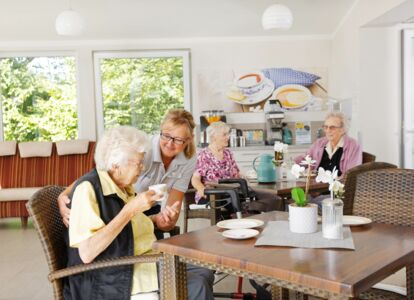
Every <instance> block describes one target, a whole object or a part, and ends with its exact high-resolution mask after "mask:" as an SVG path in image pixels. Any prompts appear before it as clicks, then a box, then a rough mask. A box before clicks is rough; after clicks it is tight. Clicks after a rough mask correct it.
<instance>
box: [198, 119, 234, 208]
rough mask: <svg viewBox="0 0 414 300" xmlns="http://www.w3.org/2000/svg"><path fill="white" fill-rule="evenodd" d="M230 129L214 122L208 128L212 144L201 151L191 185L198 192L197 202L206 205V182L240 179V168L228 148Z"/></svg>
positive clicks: (224, 124)
mask: <svg viewBox="0 0 414 300" xmlns="http://www.w3.org/2000/svg"><path fill="white" fill-rule="evenodd" d="M229 131H230V127H229V126H228V125H227V124H226V123H224V122H221V121H220V122H214V123H212V124H211V125H210V126H209V127H208V128H207V135H208V137H209V139H210V144H209V145H208V147H207V148H205V149H203V150H201V151H200V152H199V153H198V156H197V162H196V167H195V171H194V174H193V177H192V178H191V184H192V185H193V187H194V188H195V189H196V190H197V193H196V199H195V200H196V202H197V203H200V204H202V203H205V202H206V201H205V200H204V199H203V198H205V195H204V189H205V188H206V187H205V183H206V182H217V181H218V180H219V179H227V178H238V177H239V172H240V171H239V168H238V166H237V164H236V161H235V160H234V157H233V154H232V152H231V151H230V149H228V148H227V145H228V143H229Z"/></svg>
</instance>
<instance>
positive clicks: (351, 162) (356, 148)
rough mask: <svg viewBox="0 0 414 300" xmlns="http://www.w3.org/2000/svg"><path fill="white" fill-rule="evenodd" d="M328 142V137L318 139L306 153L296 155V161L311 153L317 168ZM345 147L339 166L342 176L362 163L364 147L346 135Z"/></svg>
mask: <svg viewBox="0 0 414 300" xmlns="http://www.w3.org/2000/svg"><path fill="white" fill-rule="evenodd" d="M326 144H328V139H327V138H326V137H322V138H320V139H317V140H316V141H315V142H314V143H313V144H312V146H311V147H310V148H309V149H308V151H306V153H305V155H299V156H297V157H295V162H296V163H297V164H298V163H300V162H301V161H302V160H304V159H305V156H306V155H309V156H310V157H312V159H314V160H316V164H315V168H317V167H318V166H319V164H320V163H321V160H322V155H323V152H324V151H325V147H326ZM343 149H344V152H343V154H342V157H341V161H340V162H339V168H340V169H341V172H342V176H343V174H345V172H346V171H347V170H349V169H351V168H353V167H355V166H357V165H360V164H361V163H362V149H361V146H360V145H359V144H358V142H357V141H356V140H354V139H353V138H351V137H349V136H347V135H344V146H343ZM342 176H341V177H342Z"/></svg>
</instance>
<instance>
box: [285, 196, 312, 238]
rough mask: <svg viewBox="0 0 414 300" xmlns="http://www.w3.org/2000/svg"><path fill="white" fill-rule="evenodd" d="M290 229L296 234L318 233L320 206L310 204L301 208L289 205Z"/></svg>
mask: <svg viewBox="0 0 414 300" xmlns="http://www.w3.org/2000/svg"><path fill="white" fill-rule="evenodd" d="M289 229H290V231H291V232H295V233H313V232H316V231H318V205H316V204H313V203H308V205H307V206H304V207H299V206H296V204H289Z"/></svg>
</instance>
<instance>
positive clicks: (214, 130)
mask: <svg viewBox="0 0 414 300" xmlns="http://www.w3.org/2000/svg"><path fill="white" fill-rule="evenodd" d="M206 130H207V136H208V138H209V140H210V141H213V140H214V139H215V136H217V134H219V133H222V132H229V131H230V126H229V125H227V124H226V123H224V122H222V121H218V122H214V123H211V124H210V126H208V127H207V129H206Z"/></svg>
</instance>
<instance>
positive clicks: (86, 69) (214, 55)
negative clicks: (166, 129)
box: [0, 36, 331, 140]
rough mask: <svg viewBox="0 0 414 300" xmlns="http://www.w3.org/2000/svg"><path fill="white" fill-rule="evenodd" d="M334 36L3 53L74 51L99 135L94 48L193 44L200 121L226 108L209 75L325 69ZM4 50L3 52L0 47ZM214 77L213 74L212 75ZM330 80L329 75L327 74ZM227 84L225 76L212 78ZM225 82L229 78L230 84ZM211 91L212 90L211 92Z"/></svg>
mask: <svg viewBox="0 0 414 300" xmlns="http://www.w3.org/2000/svg"><path fill="white" fill-rule="evenodd" d="M330 45H331V44H330V40H329V39H328V38H327V37H326V36H315V37H313V36H307V37H294V38H292V37H283V38H273V37H265V38H263V37H262V38H256V37H252V38H208V39H201V38H200V39H170V40H169V39H165V40H161V39H156V40H155V39H153V40H116V41H115V40H114V41H110V40H108V41H105V40H104V41H103V40H99V41H65V42H48V41H44V42H42V41H40V42H24V41H22V42H1V43H0V49H2V52H8V53H13V52H15V51H19V52H22V51H23V52H24V51H29V52H38V51H39V52H41V51H48V52H50V51H53V50H56V51H65V52H67V51H71V52H73V53H74V54H75V55H76V57H77V60H78V64H77V66H78V82H79V88H78V96H79V97H78V98H79V100H78V101H79V118H80V119H81V122H80V124H79V137H80V138H86V139H92V140H95V139H96V137H97V134H96V113H95V90H94V71H93V58H92V57H93V52H94V51H99V50H105V51H108V50H128V49H129V50H148V49H157V50H158V49H190V51H191V78H192V80H191V81H192V97H193V105H192V111H193V113H194V116H195V118H196V120H197V121H198V117H199V113H200V111H201V110H205V109H213V108H215V109H220V108H222V104H223V103H222V102H224V101H227V102H230V101H229V100H226V99H224V100H223V99H222V98H220V97H222V96H223V95H219V94H215V91H214V88H207V89H205V88H204V89H203V88H200V83H202V82H203V81H202V80H201V81H200V78H203V76H205V75H206V74H207V75H209V76H210V75H211V74H213V75H214V74H218V76H222V74H223V73H224V74H225V73H226V72H231V70H234V69H243V68H246V69H260V68H264V67H286V66H289V67H299V68H315V67H316V68H321V69H324V70H327V68H328V65H329V61H330V52H331V49H330ZM0 55H1V52H0ZM210 79H211V78H210ZM325 81H327V78H325ZM212 83H213V85H214V84H217V85H221V84H223V82H221V81H220V80H216V81H212ZM224 84H225V83H224ZM206 90H207V92H210V94H207V93H206V92H205V91H206Z"/></svg>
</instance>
